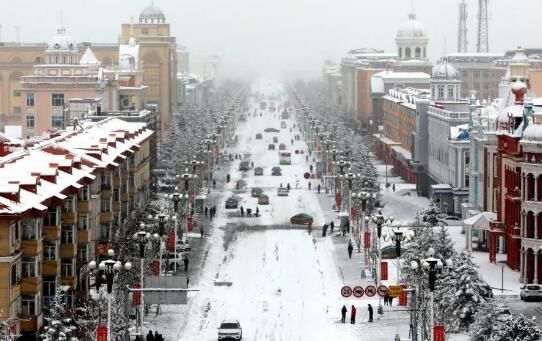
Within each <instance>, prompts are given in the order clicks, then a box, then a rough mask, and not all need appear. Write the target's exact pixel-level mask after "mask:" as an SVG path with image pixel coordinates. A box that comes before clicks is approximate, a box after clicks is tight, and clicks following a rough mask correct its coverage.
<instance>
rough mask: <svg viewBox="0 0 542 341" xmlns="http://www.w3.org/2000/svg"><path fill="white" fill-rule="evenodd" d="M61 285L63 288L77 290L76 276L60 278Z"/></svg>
mask: <svg viewBox="0 0 542 341" xmlns="http://www.w3.org/2000/svg"><path fill="white" fill-rule="evenodd" d="M59 284H60V285H61V286H67V287H70V288H72V289H74V290H75V289H77V280H76V277H75V276H60V281H59Z"/></svg>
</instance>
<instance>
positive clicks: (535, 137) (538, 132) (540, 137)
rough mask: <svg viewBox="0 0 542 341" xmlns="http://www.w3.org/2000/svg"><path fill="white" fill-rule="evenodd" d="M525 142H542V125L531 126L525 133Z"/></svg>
mask: <svg viewBox="0 0 542 341" xmlns="http://www.w3.org/2000/svg"><path fill="white" fill-rule="evenodd" d="M522 141H525V142H530V141H532V142H541V141H542V124H529V125H528V126H527V128H525V130H524V131H523V139H522Z"/></svg>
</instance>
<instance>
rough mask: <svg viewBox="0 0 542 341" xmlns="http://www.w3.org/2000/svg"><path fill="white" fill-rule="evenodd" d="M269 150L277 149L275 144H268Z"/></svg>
mask: <svg viewBox="0 0 542 341" xmlns="http://www.w3.org/2000/svg"><path fill="white" fill-rule="evenodd" d="M267 150H275V145H274V144H273V143H270V144H269V146H267Z"/></svg>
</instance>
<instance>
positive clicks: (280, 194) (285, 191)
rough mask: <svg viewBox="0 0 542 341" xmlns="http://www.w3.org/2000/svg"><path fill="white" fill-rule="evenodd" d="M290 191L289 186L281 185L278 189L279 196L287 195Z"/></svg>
mask: <svg viewBox="0 0 542 341" xmlns="http://www.w3.org/2000/svg"><path fill="white" fill-rule="evenodd" d="M289 192H290V191H288V188H284V187H279V189H277V195H278V196H279V197H287V196H288V193H289Z"/></svg>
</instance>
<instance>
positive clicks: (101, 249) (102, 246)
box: [96, 243, 109, 256]
mask: <svg viewBox="0 0 542 341" xmlns="http://www.w3.org/2000/svg"><path fill="white" fill-rule="evenodd" d="M108 250H109V243H96V255H97V256H107V251H108Z"/></svg>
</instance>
